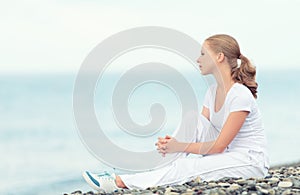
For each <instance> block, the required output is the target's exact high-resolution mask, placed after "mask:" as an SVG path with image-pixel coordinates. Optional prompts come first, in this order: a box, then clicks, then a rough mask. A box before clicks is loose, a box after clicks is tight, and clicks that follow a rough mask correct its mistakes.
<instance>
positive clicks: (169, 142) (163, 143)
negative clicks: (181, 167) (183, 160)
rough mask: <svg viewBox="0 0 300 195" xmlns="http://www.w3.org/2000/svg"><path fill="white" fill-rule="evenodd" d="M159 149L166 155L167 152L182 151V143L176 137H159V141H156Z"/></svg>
mask: <svg viewBox="0 0 300 195" xmlns="http://www.w3.org/2000/svg"><path fill="white" fill-rule="evenodd" d="M155 145H156V146H157V150H158V152H159V153H161V154H162V156H163V157H164V156H165V155H166V154H167V153H174V152H182V151H181V147H180V146H181V143H179V142H178V141H177V140H176V139H175V138H174V137H171V136H169V135H166V136H165V137H164V138H162V137H159V138H158V142H156V143H155Z"/></svg>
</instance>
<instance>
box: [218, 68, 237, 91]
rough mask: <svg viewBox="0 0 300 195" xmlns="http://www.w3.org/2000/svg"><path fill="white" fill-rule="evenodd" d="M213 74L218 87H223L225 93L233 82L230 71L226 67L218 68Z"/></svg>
mask: <svg viewBox="0 0 300 195" xmlns="http://www.w3.org/2000/svg"><path fill="white" fill-rule="evenodd" d="M213 75H214V77H215V79H216V81H217V84H218V88H219V89H223V90H224V92H225V93H227V92H228V91H229V89H230V88H231V86H232V85H233V84H234V83H235V82H234V80H233V79H232V77H231V71H230V69H228V68H223V69H221V68H220V69H218V70H217V71H216V72H215V73H214V74H213Z"/></svg>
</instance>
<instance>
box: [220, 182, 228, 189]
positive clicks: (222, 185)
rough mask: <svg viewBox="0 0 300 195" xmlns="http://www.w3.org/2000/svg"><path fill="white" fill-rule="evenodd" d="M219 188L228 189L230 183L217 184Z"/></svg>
mask: <svg viewBox="0 0 300 195" xmlns="http://www.w3.org/2000/svg"><path fill="white" fill-rule="evenodd" d="M218 185H219V186H221V187H224V188H228V187H229V186H230V183H222V182H221V183H218Z"/></svg>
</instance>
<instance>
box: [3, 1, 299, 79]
mask: <svg viewBox="0 0 300 195" xmlns="http://www.w3.org/2000/svg"><path fill="white" fill-rule="evenodd" d="M299 7H300V0H289V1H285V0H243V1H241V0H226V1H224V0H210V1H202V0H188V1H182V0H163V1H158V0H156V1H155V0H151V1H150V0H130V1H121V0H119V1H117V0H102V1H100V0H99V1H96V0H27V1H21V0H11V1H4V0H2V1H1V2H0V25H1V30H0V56H1V57H0V67H1V68H0V73H11V72H12V73H23V72H77V71H78V70H79V68H80V66H81V64H82V62H83V60H84V59H85V57H86V56H87V55H88V53H89V52H90V51H91V50H92V49H93V48H94V47H95V46H96V45H97V44H99V43H101V41H103V40H104V39H106V38H108V37H109V36H111V35H113V34H116V33H118V32H120V31H123V30H127V29H131V28H135V27H141V26H162V27H168V28H172V29H175V30H178V31H181V32H183V33H185V34H187V35H189V36H191V37H192V38H194V39H195V40H197V41H199V43H202V41H203V40H205V38H207V37H208V36H210V35H213V34H218V33H226V34H230V35H232V36H233V37H235V38H236V39H237V40H238V42H239V44H240V47H241V52H242V53H243V54H244V55H245V56H248V57H249V58H250V59H251V60H252V62H253V63H254V65H256V67H257V68H259V69H265V70H270V69H276V70H282V69H287V70H293V69H300V58H299V51H300V50H299V44H300V36H299V35H300V25H299V24H300V13H299V12H298V9H299Z"/></svg>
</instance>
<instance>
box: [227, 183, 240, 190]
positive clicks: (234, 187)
mask: <svg viewBox="0 0 300 195" xmlns="http://www.w3.org/2000/svg"><path fill="white" fill-rule="evenodd" d="M241 188H242V187H241V186H240V185H239V184H235V183H234V184H231V185H230V187H229V188H228V190H229V191H236V190H239V189H241Z"/></svg>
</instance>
